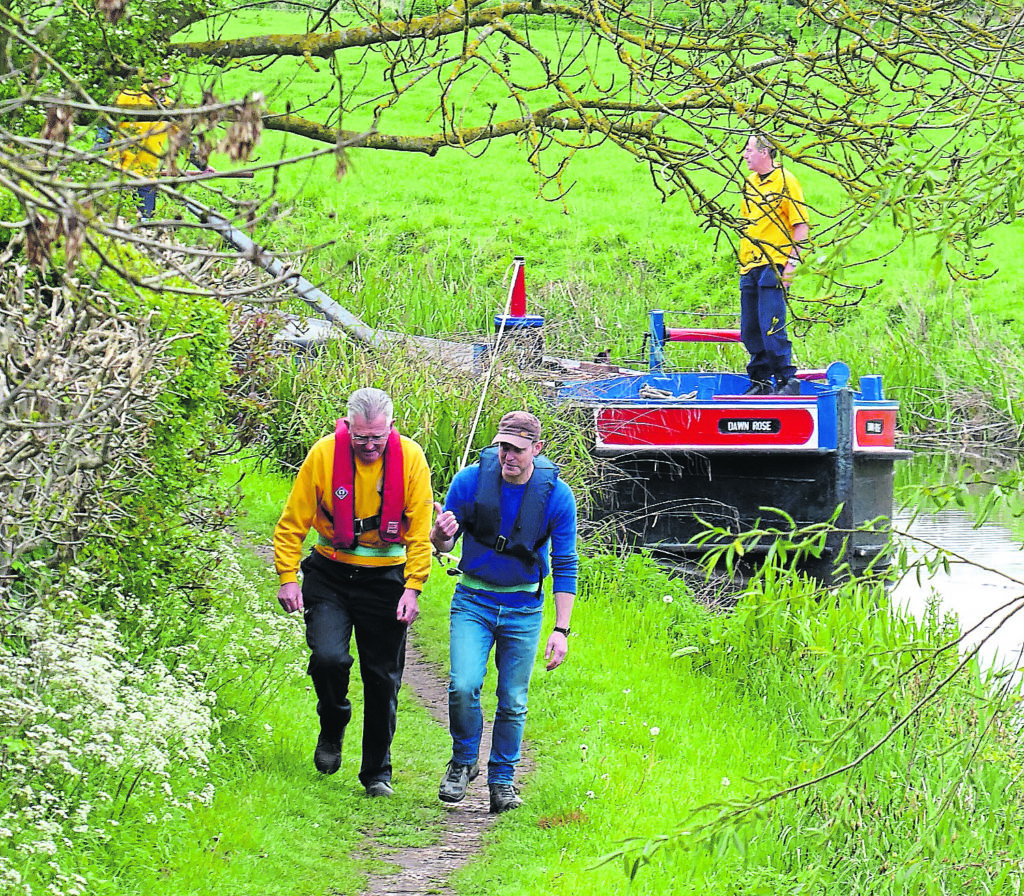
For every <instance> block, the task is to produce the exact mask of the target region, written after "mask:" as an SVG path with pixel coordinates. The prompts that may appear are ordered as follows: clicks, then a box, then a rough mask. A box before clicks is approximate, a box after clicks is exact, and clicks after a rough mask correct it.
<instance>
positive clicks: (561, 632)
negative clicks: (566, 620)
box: [555, 625, 572, 638]
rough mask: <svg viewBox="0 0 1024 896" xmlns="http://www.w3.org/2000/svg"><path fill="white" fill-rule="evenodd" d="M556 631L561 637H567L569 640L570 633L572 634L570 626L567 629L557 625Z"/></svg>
mask: <svg viewBox="0 0 1024 896" xmlns="http://www.w3.org/2000/svg"><path fill="white" fill-rule="evenodd" d="M555 631H556V632H558V633H559V634H560V635H565V636H566V637H567V638H568V637H569V632H571V631H572V629H571V628H569V626H566V627H565V628H561V627H559V626H557V625H556V626H555Z"/></svg>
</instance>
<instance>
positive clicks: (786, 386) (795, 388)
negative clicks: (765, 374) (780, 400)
mask: <svg viewBox="0 0 1024 896" xmlns="http://www.w3.org/2000/svg"><path fill="white" fill-rule="evenodd" d="M774 394H775V395H799V394H800V380H798V379H796V377H794V378H793V379H789V380H783V381H782V382H781V383H780V384H779V385H778V386H776V387H775V393H774Z"/></svg>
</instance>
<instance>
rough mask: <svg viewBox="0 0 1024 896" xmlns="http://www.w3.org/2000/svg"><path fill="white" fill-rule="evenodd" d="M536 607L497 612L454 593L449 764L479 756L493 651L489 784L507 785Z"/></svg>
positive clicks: (522, 717) (535, 631)
mask: <svg viewBox="0 0 1024 896" xmlns="http://www.w3.org/2000/svg"><path fill="white" fill-rule="evenodd" d="M542 611H543V608H542V607H541V606H534V607H503V606H501V605H499V604H494V603H491V602H490V601H489V600H487V599H486V598H484V597H481V596H480V595H477V594H474V593H473V592H471V591H468V590H466V589H465V588H463V587H462V585H461V584H460V585H458V586H456V588H455V594H454V596H453V597H452V610H451V621H450V629H449V632H450V651H451V681H450V683H449V685H448V719H449V726H450V729H451V734H452V759H454V760H455V761H456V762H459V763H462V764H463V765H471V764H472V763H474V762H476V761H477V757H478V756H479V754H480V736H481V734H482V733H483V726H484V718H483V713H482V712H481V710H480V689H481V688H482V687H483V682H484V673H485V672H486V670H487V658H488V657H489V656H490V653H491V648H492V647H493V648H494V664H495V666H497V668H498V709H497V712H496V713H495V715H494V727H493V728H492V730H491V756H490V761H489V762H488V763H487V782H488V783H489V784H511V783H512V781H513V779H514V777H515V768H516V763H517V762H519V753H520V747H521V746H522V743H523V729H524V728H525V727H526V699H527V694H528V692H529V689H530V676H531V675H532V673H533V663H534V660H535V659H536V657H537V646H538V644H539V643H540V629H541V623H542V618H541V617H542Z"/></svg>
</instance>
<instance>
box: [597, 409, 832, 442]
mask: <svg viewBox="0 0 1024 896" xmlns="http://www.w3.org/2000/svg"><path fill="white" fill-rule="evenodd" d="M596 418H597V445H598V447H609V448H611V447H631V446H635V447H637V448H643V447H645V446H646V447H657V448H680V449H700V448H701V447H715V448H737V449H744V448H762V447H778V448H801V449H808V448H817V447H818V411H817V407H816V406H815V405H804V406H802V407H794V406H792V405H791V404H790V403H789V402H782V401H780V402H763V401H762V402H758V403H757V405H756V406H754V405H753V403H752V402H744V401H742V400H740V401H737V402H736V403H735V404H729V405H723V404H720V403H718V402H716V403H715V405H714V406H710V405H701V404H693V405H689V406H687V407H602V408H597V409H596Z"/></svg>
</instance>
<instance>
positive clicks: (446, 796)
mask: <svg viewBox="0 0 1024 896" xmlns="http://www.w3.org/2000/svg"><path fill="white" fill-rule="evenodd" d="M479 774H480V764H479V763H477V762H474V763H473V764H472V765H463V763H461V762H456V761H455V760H454V759H452V760H451V761H450V762H449V763H448V768H447V769H446V770H445V773H444V777H443V778H442V779H441V786H440V787H438V788H437V798H438V799H439V800H441V802H443V803H461V802H462V801H463V800H464V799H465V798H466V788H467V787H469V782H470V781H472V780H473V779H474V778H475V777H476V776H477V775H479Z"/></svg>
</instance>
